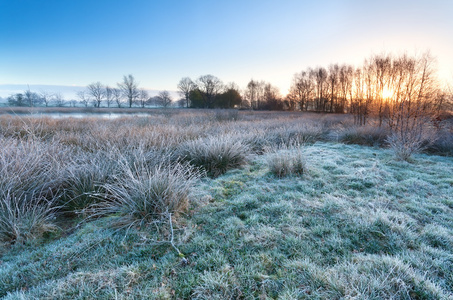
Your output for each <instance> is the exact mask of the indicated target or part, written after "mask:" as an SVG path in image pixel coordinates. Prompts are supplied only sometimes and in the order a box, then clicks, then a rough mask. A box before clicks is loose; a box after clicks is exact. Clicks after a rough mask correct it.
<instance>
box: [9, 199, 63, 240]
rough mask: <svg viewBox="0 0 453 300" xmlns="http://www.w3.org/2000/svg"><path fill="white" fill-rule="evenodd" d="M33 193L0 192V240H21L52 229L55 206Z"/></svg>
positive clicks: (53, 226)
mask: <svg viewBox="0 0 453 300" xmlns="http://www.w3.org/2000/svg"><path fill="white" fill-rule="evenodd" d="M54 202H55V201H49V200H46V199H44V198H41V197H37V196H35V195H31V196H27V195H25V194H23V193H22V194H19V195H14V194H12V192H11V191H10V190H7V191H2V192H0V240H2V241H12V242H16V243H17V242H23V241H27V240H30V239H33V238H36V237H39V236H41V235H42V234H43V233H45V232H49V231H54V230H55V229H56V228H57V227H56V225H55V224H54V222H53V221H54V219H55V213H56V209H57V208H56V206H55V203H54Z"/></svg>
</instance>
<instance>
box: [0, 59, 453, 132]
mask: <svg viewBox="0 0 453 300" xmlns="http://www.w3.org/2000/svg"><path fill="white" fill-rule="evenodd" d="M177 89H178V92H179V94H180V96H181V98H180V99H179V100H177V101H174V99H173V98H172V97H171V94H170V92H168V91H162V92H160V93H159V94H158V95H157V96H154V97H150V95H149V93H148V91H146V90H145V89H144V88H140V87H139V84H138V82H137V81H136V79H135V78H134V76H132V75H127V76H124V77H123V80H122V81H121V82H119V83H118V84H117V85H116V86H115V87H110V86H108V85H103V84H102V83H101V82H94V83H91V84H89V85H88V86H87V87H86V89H85V90H83V91H79V92H78V93H77V97H78V101H77V100H71V101H69V104H70V105H71V106H76V105H77V104H79V105H82V106H86V107H88V106H89V105H92V106H93V107H101V105H104V106H107V107H111V106H112V105H115V106H117V107H132V106H139V107H146V106H160V107H169V106H171V105H177V106H179V107H187V108H242V109H254V110H288V111H314V112H323V113H351V114H353V115H354V116H355V119H356V122H357V123H358V124H365V123H366V121H367V119H368V118H369V117H370V116H376V117H377V118H378V119H379V122H380V124H382V122H383V121H384V120H387V121H388V120H389V119H391V118H390V116H391V115H394V112H395V111H396V110H397V109H400V108H401V106H404V109H406V110H410V111H411V113H415V112H413V111H418V112H419V113H421V112H422V111H424V112H426V111H428V110H429V111H440V110H448V109H452V107H451V102H452V93H451V91H448V90H446V89H445V88H442V86H441V84H440V82H439V80H438V79H437V77H436V72H435V69H434V59H433V57H432V56H431V55H430V54H429V53H425V54H422V55H419V56H409V55H407V54H404V55H400V56H393V55H391V54H381V55H373V56H371V57H370V58H368V59H366V60H365V61H364V63H363V64H362V65H361V66H359V67H354V66H352V65H347V64H332V65H330V66H329V67H327V68H325V67H315V68H307V69H305V70H303V71H300V72H298V73H296V74H295V75H294V76H293V79H292V83H291V87H290V90H289V93H288V94H287V95H286V96H282V95H281V94H280V92H279V90H278V88H276V87H275V86H273V85H272V84H271V83H268V82H265V81H262V80H261V81H259V80H254V79H251V80H250V81H249V82H248V83H247V85H246V86H245V87H244V88H243V89H241V88H239V86H238V85H237V84H236V83H234V82H230V83H227V84H224V83H223V82H222V81H221V80H220V79H219V78H217V77H215V76H213V75H202V76H200V77H198V78H197V79H195V80H192V79H191V78H189V77H184V78H182V79H181V80H180V81H179V82H178V84H177ZM8 103H9V104H10V105H16V106H36V105H45V106H48V105H51V104H53V105H55V106H63V105H65V103H67V101H65V100H64V99H63V97H62V96H61V94H49V93H47V92H41V93H34V92H31V91H30V90H29V89H28V90H27V91H25V92H23V93H17V94H14V95H11V96H10V97H9V98H8ZM392 122H393V121H392ZM395 122H397V121H395Z"/></svg>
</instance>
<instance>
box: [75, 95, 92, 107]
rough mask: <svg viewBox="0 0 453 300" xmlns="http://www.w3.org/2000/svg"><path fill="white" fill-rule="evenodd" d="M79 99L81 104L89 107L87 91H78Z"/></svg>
mask: <svg viewBox="0 0 453 300" xmlns="http://www.w3.org/2000/svg"><path fill="white" fill-rule="evenodd" d="M77 97H78V98H79V100H80V103H82V104H83V105H84V106H85V107H88V102H89V101H90V99H89V97H88V96H87V93H86V91H78V92H77Z"/></svg>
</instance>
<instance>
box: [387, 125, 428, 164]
mask: <svg viewBox="0 0 453 300" xmlns="http://www.w3.org/2000/svg"><path fill="white" fill-rule="evenodd" d="M434 138H435V137H434V136H431V137H429V136H428V135H426V136H425V135H422V134H421V133H419V132H417V131H415V130H414V131H410V130H408V131H406V132H399V131H398V132H393V133H391V134H390V135H389V136H388V138H387V142H388V144H389V146H390V148H391V149H392V150H393V152H394V153H395V156H396V157H397V158H398V159H401V160H406V161H407V160H409V158H410V157H411V156H412V154H415V153H418V152H421V151H422V150H424V149H426V148H428V146H429V145H431V144H432V143H433V142H434Z"/></svg>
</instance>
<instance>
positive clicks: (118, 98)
mask: <svg viewBox="0 0 453 300" xmlns="http://www.w3.org/2000/svg"><path fill="white" fill-rule="evenodd" d="M111 91H112V99H113V100H114V101H115V102H116V105H118V107H119V108H121V104H122V103H123V93H122V92H121V90H120V89H119V88H112V90H111Z"/></svg>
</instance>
